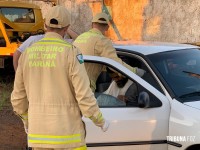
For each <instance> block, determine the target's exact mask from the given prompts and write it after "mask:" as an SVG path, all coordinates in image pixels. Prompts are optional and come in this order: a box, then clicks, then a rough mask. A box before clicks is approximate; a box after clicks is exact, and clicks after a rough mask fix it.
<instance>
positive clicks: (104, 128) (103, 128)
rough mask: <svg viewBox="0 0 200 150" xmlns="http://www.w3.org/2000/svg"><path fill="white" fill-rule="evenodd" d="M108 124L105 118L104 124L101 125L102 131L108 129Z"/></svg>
mask: <svg viewBox="0 0 200 150" xmlns="http://www.w3.org/2000/svg"><path fill="white" fill-rule="evenodd" d="M109 125H110V123H109V122H108V121H107V120H105V122H104V125H103V126H102V127H101V130H102V131H103V132H106V131H107V130H108V127H109Z"/></svg>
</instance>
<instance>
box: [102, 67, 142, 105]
mask: <svg viewBox="0 0 200 150" xmlns="http://www.w3.org/2000/svg"><path fill="white" fill-rule="evenodd" d="M107 72H108V74H109V75H110V77H111V78H112V82H111V84H110V86H109V87H108V89H107V90H106V91H105V92H103V94H108V95H112V96H114V97H116V98H118V99H119V100H121V101H124V102H125V103H126V106H137V96H138V91H137V86H136V84H135V83H134V82H133V81H131V80H129V79H128V78H127V77H124V76H123V75H119V74H118V73H116V72H114V71H112V70H111V69H109V68H107Z"/></svg>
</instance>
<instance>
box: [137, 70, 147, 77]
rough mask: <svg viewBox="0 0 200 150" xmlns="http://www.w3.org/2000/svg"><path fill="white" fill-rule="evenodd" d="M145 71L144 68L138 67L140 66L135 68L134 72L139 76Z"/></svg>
mask: <svg viewBox="0 0 200 150" xmlns="http://www.w3.org/2000/svg"><path fill="white" fill-rule="evenodd" d="M145 73H146V71H145V70H143V69H140V68H136V74H137V75H138V76H140V77H142V76H143V75H144V74H145Z"/></svg>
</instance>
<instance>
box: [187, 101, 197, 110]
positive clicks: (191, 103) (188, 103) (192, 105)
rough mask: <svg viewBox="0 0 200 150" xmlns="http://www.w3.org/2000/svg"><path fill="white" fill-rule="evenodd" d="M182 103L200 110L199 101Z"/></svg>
mask: <svg viewBox="0 0 200 150" xmlns="http://www.w3.org/2000/svg"><path fill="white" fill-rule="evenodd" d="M184 104H185V105H187V106H190V107H193V108H196V109H199V110H200V101H193V102H186V103H184Z"/></svg>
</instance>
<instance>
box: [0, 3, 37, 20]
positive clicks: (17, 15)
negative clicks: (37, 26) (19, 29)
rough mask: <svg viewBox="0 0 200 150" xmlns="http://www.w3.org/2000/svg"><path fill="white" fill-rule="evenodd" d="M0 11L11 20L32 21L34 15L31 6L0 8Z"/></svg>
mask: <svg viewBox="0 0 200 150" xmlns="http://www.w3.org/2000/svg"><path fill="white" fill-rule="evenodd" d="M0 13H1V14H2V15H3V16H5V17H6V18H7V19H8V20H9V21H11V22H17V23H34V22H35V17H34V12H33V9H31V8H14V7H12V8H6V7H2V8H0Z"/></svg>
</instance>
